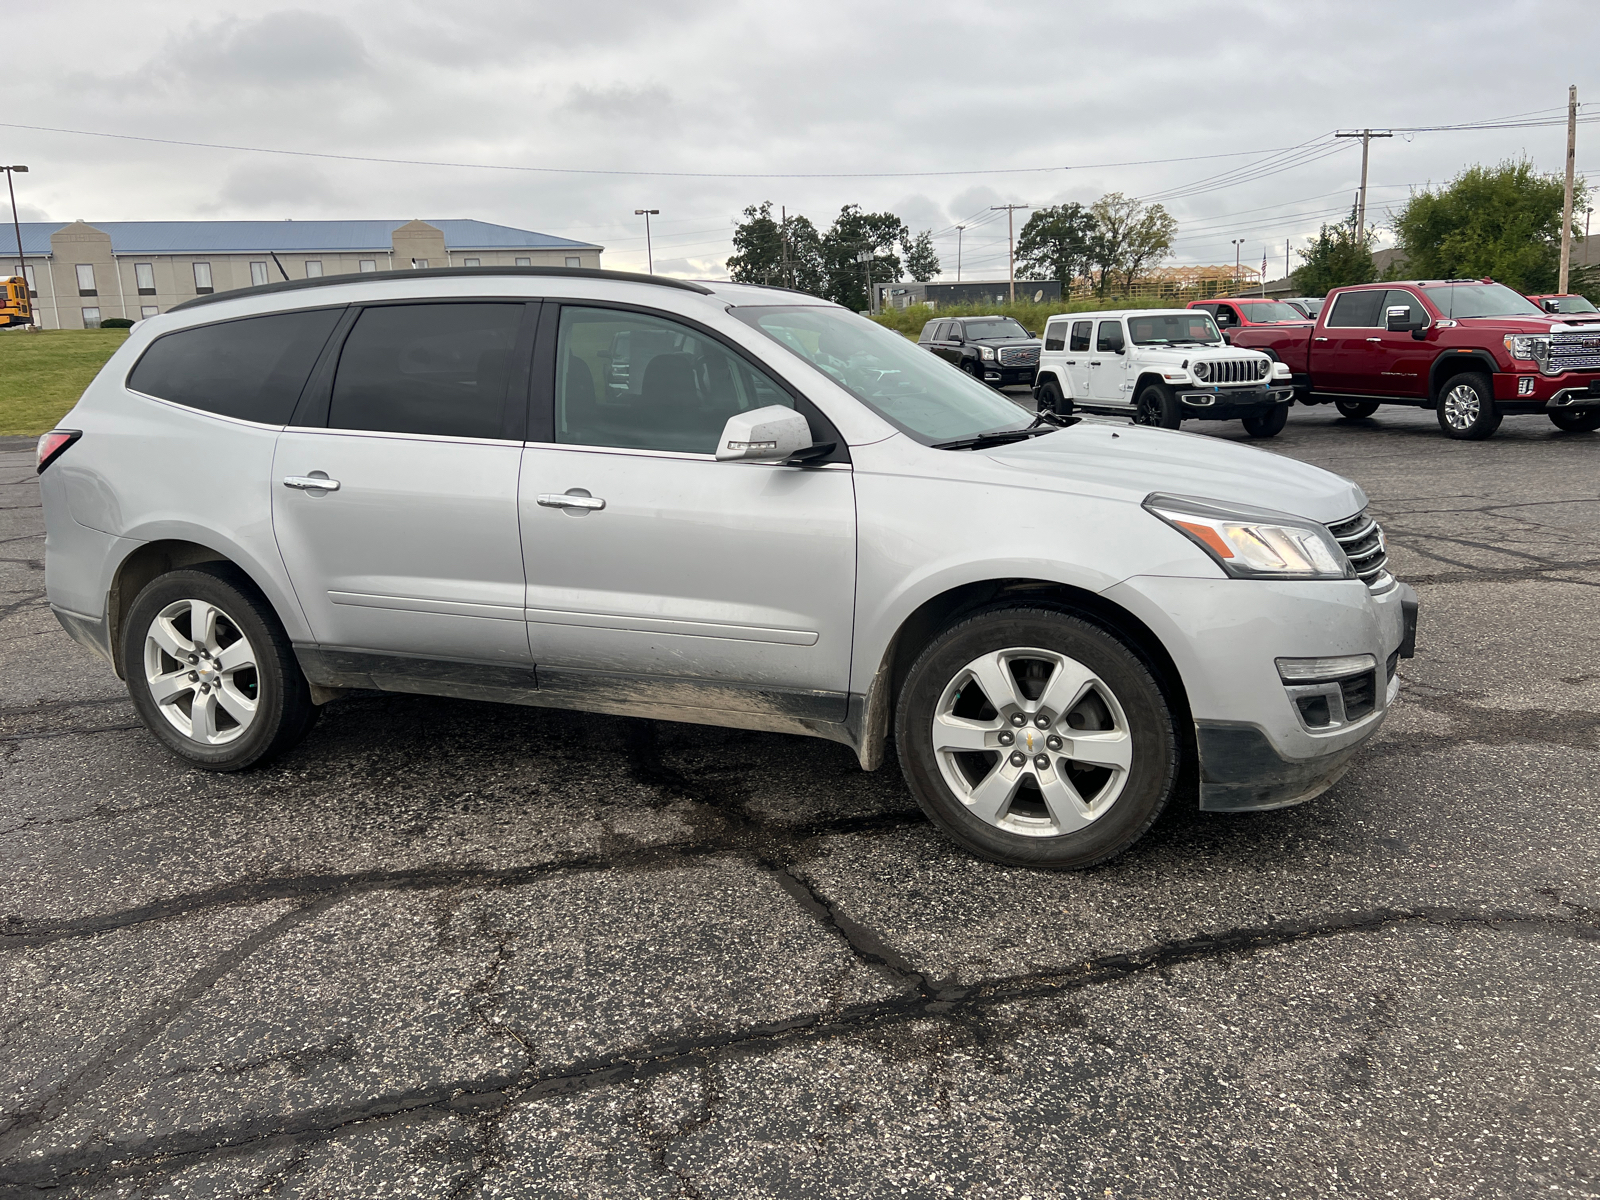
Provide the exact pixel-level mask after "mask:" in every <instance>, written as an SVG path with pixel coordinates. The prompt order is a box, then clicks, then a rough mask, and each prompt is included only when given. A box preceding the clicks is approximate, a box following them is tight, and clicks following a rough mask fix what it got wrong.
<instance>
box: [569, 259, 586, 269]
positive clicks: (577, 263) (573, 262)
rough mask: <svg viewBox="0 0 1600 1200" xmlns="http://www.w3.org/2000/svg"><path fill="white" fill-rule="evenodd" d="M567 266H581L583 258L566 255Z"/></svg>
mask: <svg viewBox="0 0 1600 1200" xmlns="http://www.w3.org/2000/svg"><path fill="white" fill-rule="evenodd" d="M567 266H569V267H581V266H583V259H581V258H572V257H568V259H567Z"/></svg>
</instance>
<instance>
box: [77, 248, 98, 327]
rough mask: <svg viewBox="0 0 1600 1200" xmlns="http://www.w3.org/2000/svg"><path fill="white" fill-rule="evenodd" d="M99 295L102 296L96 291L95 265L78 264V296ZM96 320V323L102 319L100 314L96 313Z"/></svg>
mask: <svg viewBox="0 0 1600 1200" xmlns="http://www.w3.org/2000/svg"><path fill="white" fill-rule="evenodd" d="M99 294H100V293H99V292H97V291H95V290H94V265H93V264H92V263H79V264H78V295H80V296H98V295H99ZM86 311H87V310H86ZM94 319H95V320H96V321H98V320H99V319H100V314H99V313H95V315H94ZM88 328H90V329H93V328H94V326H92V325H91V326H89V327H88Z"/></svg>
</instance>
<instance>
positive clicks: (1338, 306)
mask: <svg viewBox="0 0 1600 1200" xmlns="http://www.w3.org/2000/svg"><path fill="white" fill-rule="evenodd" d="M1386 294H1387V293H1385V292H1384V291H1383V289H1382V288H1373V289H1372V290H1370V291H1365V292H1341V293H1340V294H1339V298H1338V299H1337V300H1335V301H1334V302H1333V311H1332V312H1330V313H1329V314H1328V319H1327V320H1326V321H1325V322H1323V323H1324V324H1325V325H1326V326H1327V327H1328V328H1329V329H1376V328H1377V327H1378V326H1379V325H1382V324H1383V298H1384V296H1385V295H1386Z"/></svg>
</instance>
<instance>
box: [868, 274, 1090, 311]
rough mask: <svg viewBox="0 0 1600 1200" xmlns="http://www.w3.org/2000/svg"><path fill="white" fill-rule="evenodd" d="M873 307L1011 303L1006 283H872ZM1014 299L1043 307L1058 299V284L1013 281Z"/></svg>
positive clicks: (1059, 284) (1039, 280)
mask: <svg viewBox="0 0 1600 1200" xmlns="http://www.w3.org/2000/svg"><path fill="white" fill-rule="evenodd" d="M872 290H873V291H874V292H876V293H877V299H878V303H877V307H878V308H880V309H884V308H910V307H911V306H912V305H913V304H927V305H931V306H932V307H934V308H937V307H938V306H939V305H941V304H1005V303H1008V302H1009V301H1010V299H1011V283H1010V281H1009V280H1005V279H999V280H980V281H975V282H971V283H916V282H911V283H874V284H873V285H872ZM1017 299H1018V300H1019V301H1021V302H1022V303H1024V304H1027V303H1033V304H1043V303H1045V302H1046V301H1051V300H1059V299H1061V282H1060V280H1056V279H1019V280H1017Z"/></svg>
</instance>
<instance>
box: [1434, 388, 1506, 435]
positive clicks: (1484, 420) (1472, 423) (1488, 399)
mask: <svg viewBox="0 0 1600 1200" xmlns="http://www.w3.org/2000/svg"><path fill="white" fill-rule="evenodd" d="M1438 413H1439V428H1440V429H1442V430H1443V431H1444V432H1445V434H1446V435H1447V436H1448V437H1453V438H1460V439H1462V440H1464V441H1469V442H1477V441H1482V440H1483V439H1484V438H1486V437H1489V436H1490V435H1491V434H1493V433H1494V431H1495V430H1496V429H1499V428H1500V419H1501V413H1500V410H1499V409H1498V408H1496V407H1495V403H1494V385H1493V384H1492V383H1490V381H1489V377H1488V376H1487V375H1485V374H1484V373H1483V372H1481V371H1466V372H1463V373H1462V374H1460V375H1455V376H1452V377H1451V378H1450V379H1447V380H1446V381H1445V384H1444V388H1443V389H1442V390H1441V391H1440V392H1439V406H1438Z"/></svg>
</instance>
